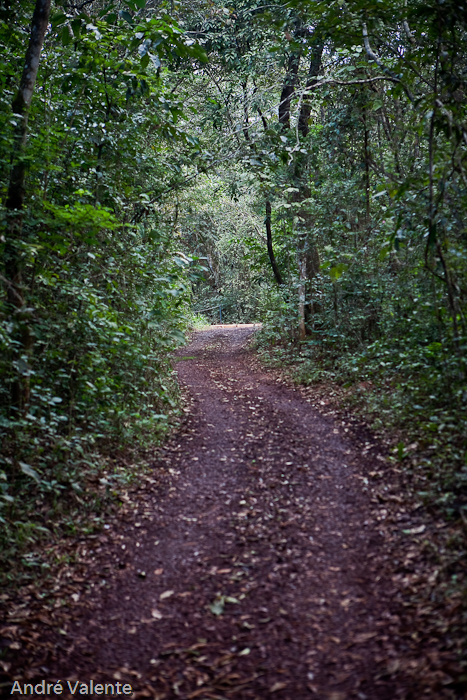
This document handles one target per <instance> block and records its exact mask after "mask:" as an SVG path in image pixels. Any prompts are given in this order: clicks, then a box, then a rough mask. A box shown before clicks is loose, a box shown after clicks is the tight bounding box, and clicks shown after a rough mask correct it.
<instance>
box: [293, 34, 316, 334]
mask: <svg viewBox="0 0 467 700" xmlns="http://www.w3.org/2000/svg"><path fill="white" fill-rule="evenodd" d="M322 54H323V45H322V44H321V43H319V44H317V45H316V46H315V49H314V51H313V53H312V55H311V59H310V67H309V70H308V76H307V81H306V86H305V91H306V92H305V95H304V97H303V100H302V104H301V107H300V114H299V117H298V130H299V132H300V134H301V136H302V137H303V138H306V136H308V133H309V131H310V127H309V120H310V114H311V103H310V100H309V95H310V91H311V90H312V88H313V87H314V85H316V83H317V81H318V75H319V71H320V69H321V57H322ZM294 175H295V180H296V181H297V183H298V192H297V193H296V194H295V197H294V199H295V201H296V202H297V203H300V202H303V200H305V199H308V198H309V197H310V187H309V184H308V178H309V172H308V167H307V163H303V158H302V157H298V158H297V160H296V164H295V173H294ZM297 213H298V215H299V217H300V219H301V223H300V224H299V227H300V228H301V229H302V232H301V237H302V238H303V241H302V245H301V246H299V250H298V267H299V289H298V295H299V302H298V313H299V318H300V321H299V337H300V340H304V339H305V336H306V331H307V324H308V326H310V325H312V323H313V315H314V313H313V312H314V309H313V303H312V301H311V288H310V282H311V280H312V279H313V277H315V276H316V274H317V273H318V271H319V253H318V248H317V247H316V244H315V243H314V242H311V241H310V240H309V235H308V229H309V228H310V227H311V223H312V222H311V221H310V216H309V213H308V212H307V211H306V209H305V208H303V209H301V210H299V211H298V212H297ZM307 292H308V294H307ZM307 296H308V302H307V300H306V298H307Z"/></svg>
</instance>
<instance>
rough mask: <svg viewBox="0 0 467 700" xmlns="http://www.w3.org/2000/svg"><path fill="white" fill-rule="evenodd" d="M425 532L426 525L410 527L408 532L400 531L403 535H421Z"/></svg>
mask: <svg viewBox="0 0 467 700" xmlns="http://www.w3.org/2000/svg"><path fill="white" fill-rule="evenodd" d="M425 530H426V525H420V526H419V527H412V528H410V530H402V532H403V533H404V535H421V534H422V532H425Z"/></svg>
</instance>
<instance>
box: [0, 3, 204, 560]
mask: <svg viewBox="0 0 467 700" xmlns="http://www.w3.org/2000/svg"><path fill="white" fill-rule="evenodd" d="M144 5H145V3H142V2H136V3H129V9H130V11H129V12H127V11H126V10H124V11H121V12H120V13H119V14H117V13H116V12H114V9H115V8H114V6H113V5H112V4H111V5H108V6H107V8H106V10H105V11H104V12H101V9H102V8H101V5H100V3H97V2H96V3H93V4H91V6H86V8H84V7H83V9H82V10H81V11H74V10H72V9H70V10H66V9H65V10H64V11H63V12H62V11H57V12H56V14H54V15H53V16H52V18H51V27H52V28H51V31H50V32H49V33H48V34H47V37H46V42H45V45H44V49H43V52H42V57H41V64H40V70H39V75H38V81H37V83H36V88H35V95H34V97H33V102H32V108H31V111H30V114H29V138H28V144H27V151H26V158H27V164H28V175H27V189H26V205H25V208H24V211H23V212H22V229H21V238H20V239H17V238H12V237H10V228H9V221H10V219H11V216H12V214H11V213H10V212H8V211H7V209H6V208H5V207H3V208H2V209H1V210H0V224H1V226H2V231H1V237H0V259H1V260H2V267H3V261H5V255H6V250H7V249H9V250H10V255H11V254H14V256H15V257H16V258H17V260H18V261H19V266H20V270H21V277H22V287H21V288H22V294H23V296H24V299H25V304H24V306H23V307H22V308H21V309H20V310H19V311H18V310H14V309H12V308H11V304H10V303H9V302H8V300H7V299H6V298H2V299H1V301H0V441H1V443H2V452H1V455H0V477H1V481H0V518H1V522H2V523H3V525H4V530H3V544H6V545H7V546H9V545H8V543H11V542H13V541H14V540H15V538H16V541H17V543H19V544H21V543H24V544H27V543H29V546H30V545H31V543H32V542H33V541H35V540H36V539H38V538H39V539H40V538H41V537H44V536H45V535H44V530H43V524H44V522H45V520H46V519H47V517H46V513H47V509H50V511H49V515H50V517H53V518H54V520H55V522H56V524H57V527H59V526H60V524H61V525H62V526H63V527H65V526H66V522H67V517H68V516H67V515H66V513H67V512H71V511H70V509H73V508H75V506H76V502H77V501H78V502H79V503H81V504H82V507H83V512H86V511H88V509H89V511H92V510H93V509H94V510H99V509H100V508H101V507H102V504H103V503H104V501H105V499H106V498H107V496H111V492H112V489H111V488H110V486H111V484H112V483H113V482H115V480H117V481H118V479H119V478H121V476H122V475H121V474H120V473H117V472H115V473H112V469H110V470H109V468H108V465H107V466H106V458H105V454H106V451H108V450H109V449H117V448H119V447H121V446H123V445H125V444H128V443H129V442H130V441H131V440H135V439H137V440H138V442H139V443H141V444H145V443H149V442H152V443H154V442H157V441H158V440H160V439H161V438H162V437H163V435H164V434H165V433H166V431H167V429H168V427H169V426H170V424H171V422H173V420H174V417H175V416H176V414H177V387H176V383H175V379H174V374H173V369H172V365H171V361H170V356H171V352H172V351H173V350H174V349H175V348H176V347H177V346H179V345H180V344H183V343H184V342H185V336H184V330H185V328H186V327H187V323H188V302H189V289H190V283H191V279H192V278H193V279H194V278H196V271H195V267H196V265H195V262H194V260H193V259H192V258H190V257H188V256H186V255H185V254H184V253H183V252H181V251H180V250H179V245H178V243H177V240H176V238H175V237H174V235H173V231H174V226H175V220H176V214H175V212H174V210H173V208H172V207H171V205H170V203H169V202H167V201H165V200H163V198H161V193H162V192H164V191H165V190H168V189H170V187H171V186H173V183H174V182H176V181H177V179H178V178H179V177H180V173H181V172H182V168H183V167H184V164H185V163H187V162H192V161H193V158H194V157H195V158H196V153H197V152H198V146H197V139H196V138H195V137H194V136H193V135H190V134H188V133H186V132H185V131H184V130H183V129H182V128H181V127H180V125H179V121H180V118H181V116H182V104H181V101H180V100H179V99H178V98H177V97H174V96H173V94H172V92H171V85H170V80H171V71H172V70H173V68H174V67H175V66H179V65H180V64H181V63H183V62H186V63H187V65H192V64H193V63H197V62H198V61H201V62H202V61H204V60H205V55H204V52H203V50H202V49H201V47H200V46H199V45H198V44H196V43H194V42H193V41H192V40H190V39H188V38H187V37H186V35H185V34H184V32H183V30H182V29H181V28H180V27H179V26H178V25H177V23H176V22H175V21H174V20H173V19H172V18H170V17H169V16H168V15H166V14H157V13H156V12H151V13H147V14H146V15H145V16H141V15H138V16H136V15H135V14H134V12H137V11H139V10H142V9H143V8H144ZM31 12H32V7H31V5H30V4H29V3H26V2H25V3H21V5H18V6H17V7H15V9H14V10H11V11H5V12H4V13H3V15H2V18H1V19H2V23H1V24H0V44H1V52H0V53H1V55H2V63H1V66H0V71H1V80H2V81H3V88H4V89H3V92H2V100H1V102H0V122H1V125H2V136H1V139H0V161H1V163H2V164H3V167H2V169H1V172H2V176H1V180H0V187H1V190H2V194H3V195H5V194H6V192H7V189H8V183H9V177H10V162H11V151H12V148H13V143H14V140H13V137H14V129H15V125H16V124H15V122H16V121H17V117H15V115H14V114H13V113H12V108H11V103H12V99H13V96H14V93H15V90H16V89H17V85H18V81H19V76H20V73H21V70H22V66H23V63H24V56H25V51H26V46H27V42H28V38H29V23H30V18H31ZM11 251H13V253H11ZM1 273H2V277H1V279H2V282H3V283H4V284H5V288H6V289H7V288H8V284H9V280H8V279H7V277H6V274H7V273H6V268H4V269H2V270H1ZM26 336H27V337H28V338H30V339H31V340H30V341H28V342H27V343H26V342H25V340H24V338H25V337H26ZM17 386H20V387H21V389H22V397H21V402H20V403H18V402H15V400H14V396H15V387H17ZM104 471H105V477H104ZM102 478H105V480H106V483H107V482H108V484H109V489H110V491H109V489H107V490H105V489H104V493H101V492H100V491H99V488H97V487H96V484H98V483H99V479H102ZM115 483H116V482H115ZM96 488H97V490H96ZM35 503H36V504H37V503H40V504H41V508H39V509H38V510H37V512H36V508H35ZM44 519H45V520H44ZM66 527H68V526H66ZM41 528H42V529H41ZM26 531H27V533H28V534H27V536H25V535H24V533H25V532H26Z"/></svg>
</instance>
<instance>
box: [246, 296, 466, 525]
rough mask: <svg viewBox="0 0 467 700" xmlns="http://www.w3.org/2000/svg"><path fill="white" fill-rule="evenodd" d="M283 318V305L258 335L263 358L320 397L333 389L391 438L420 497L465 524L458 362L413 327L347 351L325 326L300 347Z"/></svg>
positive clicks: (395, 454)
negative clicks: (286, 329)
mask: <svg viewBox="0 0 467 700" xmlns="http://www.w3.org/2000/svg"><path fill="white" fill-rule="evenodd" d="M293 313H295V312H294V311H292V314H293ZM287 315H288V313H287V305H285V304H284V305H283V307H282V313H281V314H278V313H277V311H274V312H273V313H270V314H269V318H268V320H266V322H265V323H264V324H263V327H262V329H261V331H260V332H259V333H258V335H257V338H256V346H257V348H258V352H259V354H260V357H261V359H262V361H263V362H265V363H266V364H268V365H272V366H275V367H283V368H284V370H285V371H286V373H287V374H288V375H289V376H290V377H291V378H292V379H293V381H294V382H296V383H297V384H303V385H309V386H315V387H317V388H318V387H319V388H320V391H321V393H322V392H323V391H324V393H325V388H326V386H330V387H332V386H336V385H337V386H338V387H339V393H338V396H339V402H340V403H341V404H342V406H343V407H345V408H347V409H350V410H352V411H353V412H354V413H355V414H357V415H361V416H362V418H363V419H365V421H366V422H368V423H369V424H370V425H371V427H372V428H373V429H374V430H375V432H376V433H379V434H381V435H384V437H385V438H386V439H389V442H390V443H391V444H392V449H391V453H392V458H393V459H394V460H395V461H396V462H398V463H400V466H401V468H403V469H404V470H405V471H406V472H408V473H410V474H411V475H412V477H413V484H414V488H416V491H417V495H418V496H419V497H420V499H421V500H422V501H423V502H424V503H425V504H426V505H430V506H433V505H437V506H439V507H441V508H442V510H443V511H444V512H445V513H446V514H447V515H448V516H450V517H451V516H452V517H454V518H458V517H459V516H460V517H462V518H464V519H465V518H466V516H467V499H466V486H467V460H466V435H467V419H466V416H467V396H466V392H465V381H464V377H463V373H462V372H461V371H460V370H459V361H458V358H457V357H456V356H453V355H452V353H450V352H449V351H446V345H445V344H443V343H442V342H439V341H433V342H432V343H427V344H426V345H423V344H422V343H421V342H420V336H419V331H420V328H419V327H417V325H412V326H411V327H410V332H406V333H404V334H403V335H402V334H400V329H399V333H398V332H397V331H398V329H397V328H394V329H392V332H388V335H387V336H386V337H385V338H384V339H379V340H376V341H374V342H373V343H370V344H362V343H360V344H359V346H357V347H355V346H353V347H351V349H350V348H348V347H347V348H346V347H345V344H340V343H339V342H338V341H336V337H335V335H334V334H333V333H332V332H331V333H330V334H329V336H327V335H326V333H325V332H324V330H323V328H321V329H320V332H319V334H317V336H318V338H319V339H317V340H316V339H315V340H311V341H304V342H300V341H299V340H297V339H296V338H290V336H288V335H287V334H285V333H284V328H286V327H287V325H288V322H287ZM418 320H420V319H418ZM289 321H290V319H289ZM422 323H423V321H422ZM408 325H409V324H407V326H408ZM411 341H412V342H411Z"/></svg>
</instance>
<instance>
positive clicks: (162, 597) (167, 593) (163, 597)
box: [159, 591, 175, 600]
mask: <svg viewBox="0 0 467 700" xmlns="http://www.w3.org/2000/svg"><path fill="white" fill-rule="evenodd" d="M174 593H175V591H164V592H163V593H161V594H160V596H159V600H165V599H166V598H170V596H172V595H173V594H174Z"/></svg>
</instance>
